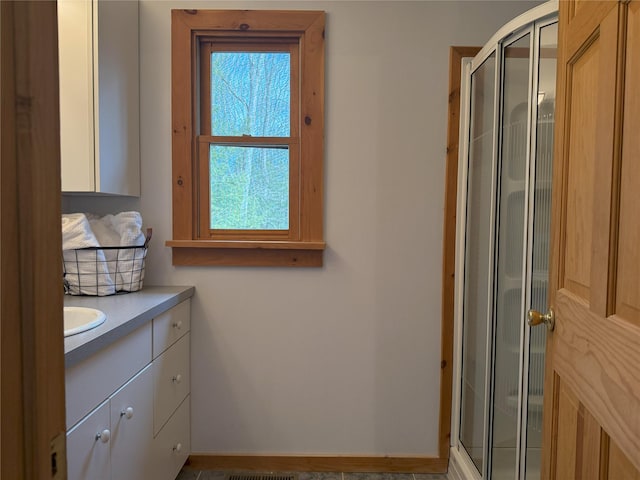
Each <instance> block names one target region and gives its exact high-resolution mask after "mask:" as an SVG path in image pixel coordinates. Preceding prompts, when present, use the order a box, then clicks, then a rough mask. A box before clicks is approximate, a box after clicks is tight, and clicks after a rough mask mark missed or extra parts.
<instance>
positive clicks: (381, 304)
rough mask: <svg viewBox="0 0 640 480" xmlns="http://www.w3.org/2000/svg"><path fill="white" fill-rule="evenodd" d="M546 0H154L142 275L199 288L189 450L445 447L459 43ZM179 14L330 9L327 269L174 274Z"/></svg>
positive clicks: (344, 451)
mask: <svg viewBox="0 0 640 480" xmlns="http://www.w3.org/2000/svg"><path fill="white" fill-rule="evenodd" d="M533 5H534V3H533V2H523V1H498V2H484V1H471V2H457V1H448V2H420V1H409V2H401V1H389V2H382V1H354V2H350V1H333V2H331V1H324V2H322V1H297V2H294V1H277V2H276V1H256V2H246V1H226V2H218V1H208V2H192V1H188V2H184V1H183V2H180V1H163V2H160V1H155V0H142V1H141V4H140V28H141V31H140V60H141V71H140V74H141V124H142V125H141V155H142V197H141V199H140V200H133V199H125V200H117V201H112V200H110V199H104V198H99V199H87V198H84V197H74V198H69V197H67V198H65V200H64V204H63V206H64V208H65V210H66V211H71V210H89V211H98V212H101V211H114V210H122V209H126V208H139V209H140V210H141V211H142V213H143V217H144V219H145V224H146V225H148V226H152V227H153V228H154V240H153V241H152V243H151V251H150V254H149V261H148V265H147V283H148V284H151V283H154V284H189V285H195V286H196V296H195V298H194V301H193V309H192V316H193V323H192V326H193V327H192V328H193V330H192V340H191V342H192V359H191V362H192V363H191V368H192V382H193V385H192V399H191V404H192V448H193V451H194V452H204V453H214V452H224V453H247V454H262V453H273V454H305V453H309V454H340V455H349V454H355V455H360V454H362V455H383V454H389V455H394V454H397V455H429V456H436V455H437V444H438V407H439V381H440V368H439V367H440V321H441V320H440V317H441V300H440V296H441V279H440V276H441V270H442V268H441V267H442V221H443V215H442V209H443V203H444V201H443V199H444V172H445V148H446V125H447V85H448V55H449V46H450V45H482V44H483V43H484V42H485V41H486V40H488V39H489V37H490V36H491V35H492V34H493V33H494V32H495V30H497V29H498V27H500V26H501V25H502V24H504V23H505V22H506V21H507V20H509V19H511V18H513V17H515V16H517V15H518V14H519V13H521V12H523V11H525V10H527V9H528V8H530V7H531V6H533ZM171 8H243V9H244V8H263V9H264V8H281V9H294V8H304V9H317V10H325V11H326V12H327V27H326V59H327V60H326V62H327V63H326V92H327V95H326V108H325V110H326V130H325V137H326V141H325V148H326V150H325V152H326V154H325V158H326V163H325V166H326V173H325V186H326V190H325V232H326V241H327V244H328V249H327V251H326V252H325V266H324V267H323V268H321V269H285V268H222V267H216V268H205V267H197V268H193V267H177V268H174V267H173V266H172V265H171V251H170V249H169V248H167V247H165V246H164V241H165V240H167V239H169V238H170V237H171V178H170V173H171V138H170V131H171V123H170V122H171V117H170V115H171V111H170V68H171V65H170V60H171V59H170V10H171Z"/></svg>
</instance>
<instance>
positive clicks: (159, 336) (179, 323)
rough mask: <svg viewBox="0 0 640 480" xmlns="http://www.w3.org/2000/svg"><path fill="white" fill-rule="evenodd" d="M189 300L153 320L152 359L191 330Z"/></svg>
mask: <svg viewBox="0 0 640 480" xmlns="http://www.w3.org/2000/svg"><path fill="white" fill-rule="evenodd" d="M190 319H191V300H185V301H184V302H182V303H180V304H178V305H176V306H175V307H173V308H172V309H170V310H167V311H166V312H164V313H163V314H162V315H159V316H157V317H156V318H154V319H153V358H156V357H157V356H158V355H160V354H161V353H162V352H164V351H165V350H166V349H167V348H169V347H170V346H171V345H173V344H174V343H175V342H176V341H177V340H178V339H180V338H181V337H182V336H183V335H184V334H185V333H187V332H188V331H189V330H190V329H191V320H190Z"/></svg>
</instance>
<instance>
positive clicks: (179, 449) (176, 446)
mask: <svg viewBox="0 0 640 480" xmlns="http://www.w3.org/2000/svg"><path fill="white" fill-rule="evenodd" d="M181 450H182V444H181V443H176V444H175V445H174V446H173V451H174V452H176V453H180V451H181Z"/></svg>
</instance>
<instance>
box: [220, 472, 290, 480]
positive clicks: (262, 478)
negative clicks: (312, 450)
mask: <svg viewBox="0 0 640 480" xmlns="http://www.w3.org/2000/svg"><path fill="white" fill-rule="evenodd" d="M224 480H298V475H297V474H293V475H277V474H270V473H249V474H237V473H233V474H229V475H225V477H224Z"/></svg>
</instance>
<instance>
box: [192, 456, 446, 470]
mask: <svg viewBox="0 0 640 480" xmlns="http://www.w3.org/2000/svg"><path fill="white" fill-rule="evenodd" d="M448 463H449V462H448V459H446V458H436V457H382V456H380V457H378V456H323V455H311V456H303V455H300V456H298V455H291V456H287V455H282V456H280V455H275V456H274V455H227V454H224V455H218V454H210V455H202V454H194V455H191V456H190V457H189V460H188V461H187V464H186V466H185V468H186V469H188V470H244V471H269V472H272V471H279V472H393V473H401V472H402V473H446V472H447V466H448Z"/></svg>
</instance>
